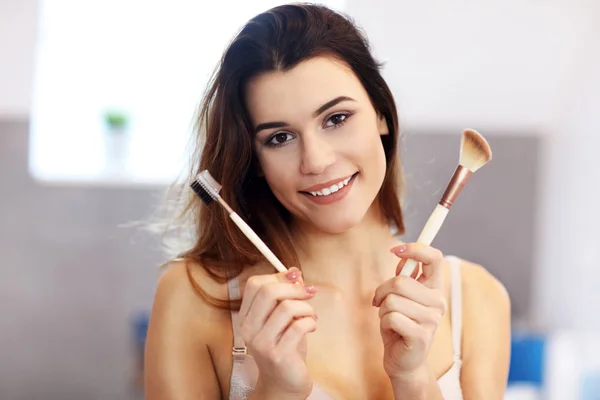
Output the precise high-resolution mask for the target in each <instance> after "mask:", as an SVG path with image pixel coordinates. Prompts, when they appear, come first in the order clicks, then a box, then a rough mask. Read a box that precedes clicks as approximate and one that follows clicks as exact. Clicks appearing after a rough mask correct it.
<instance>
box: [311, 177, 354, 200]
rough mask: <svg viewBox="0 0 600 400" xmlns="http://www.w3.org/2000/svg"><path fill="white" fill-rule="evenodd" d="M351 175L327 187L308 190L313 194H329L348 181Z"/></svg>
mask: <svg viewBox="0 0 600 400" xmlns="http://www.w3.org/2000/svg"><path fill="white" fill-rule="evenodd" d="M350 179H352V177H349V178H346V179H344V180H343V181H341V182H340V183H338V184H333V185H331V186H330V187H328V188H324V189H323V190H320V191H319V190H317V191H316V192H310V194H312V195H313V196H329V195H330V194H331V193H335V192H337V191H338V190H340V189H341V188H343V187H344V186H346V185H347V184H348V182H350Z"/></svg>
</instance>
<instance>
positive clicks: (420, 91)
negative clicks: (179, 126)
mask: <svg viewBox="0 0 600 400" xmlns="http://www.w3.org/2000/svg"><path fill="white" fill-rule="evenodd" d="M91 3H93V2H90V4H91ZM267 3H268V2H264V4H267ZM271 3H274V2H271ZM42 4H43V3H40V2H39V1H37V0H21V1H14V0H13V1H11V0H0V180H1V182H2V185H1V188H0V193H1V194H2V196H1V197H0V256H1V257H2V263H1V267H0V270H1V271H2V276H1V278H0V317H1V319H0V398H1V399H9V400H12V399H109V398H110V399H132V398H139V397H141V396H142V394H141V393H140V392H139V390H138V389H137V386H136V373H137V370H136V361H137V360H136V355H137V354H136V352H135V341H134V332H133V331H134V327H133V320H134V319H135V318H136V316H137V315H138V314H139V313H144V312H146V311H148V310H149V308H150V307H151V302H152V295H153V291H154V286H155V284H156V279H157V276H158V270H157V266H158V264H159V263H160V262H161V261H162V257H163V256H162V254H161V253H160V252H159V251H158V250H157V243H156V240H155V239H153V238H149V237H147V236H145V235H144V234H142V233H140V232H137V231H135V230H133V229H130V228H123V227H120V225H121V224H123V223H126V222H129V221H132V220H138V219H140V218H144V217H146V216H148V215H149V213H150V212H151V211H152V208H153V206H154V205H156V204H157V202H158V201H159V199H160V196H161V194H162V191H163V189H164V184H161V183H153V184H148V183H144V184H137V183H136V182H135V180H128V181H125V182H119V181H118V180H117V181H115V180H109V181H103V180H98V179H91V180H89V181H86V180H85V179H78V180H76V181H66V180H56V181H52V180H51V179H50V180H40V179H35V178H34V177H32V175H31V173H30V161H31V160H30V158H29V157H30V150H31V142H30V139H31V136H30V131H31V129H30V127H31V123H32V121H31V118H30V115H32V109H33V105H34V104H35V101H34V97H33V93H34V87H35V85H34V81H35V80H34V76H36V74H35V65H36V62H37V60H38V58H37V57H38V56H39V55H38V54H37V53H36V49H38V46H39V43H40V41H41V40H44V38H43V37H41V36H40V35H39V33H40V32H39V26H40V25H39V22H40V21H39V18H40V9H41V8H42ZM79 4H80V7H83V6H81V4H85V2H83V3H79ZM173 4H184V3H182V2H180V3H177V2H175V3H173ZM339 4H340V5H341V8H343V9H344V10H345V11H347V12H348V13H349V14H350V15H351V16H353V17H354V18H355V19H356V20H357V22H358V23H359V24H360V25H362V26H363V27H364V29H365V31H366V32H367V34H368V36H369V38H370V39H371V41H372V43H373V46H374V50H375V53H376V55H377V56H378V57H379V58H380V59H382V60H383V61H385V62H386V67H385V68H384V74H385V76H386V78H387V80H388V82H389V84H390V86H391V87H392V90H393V92H394V94H395V95H396V98H397V100H398V105H399V109H400V114H401V121H402V123H403V126H404V133H405V136H404V138H403V141H402V154H403V159H404V162H405V166H406V170H407V177H408V191H407V201H406V204H405V210H406V213H407V224H408V233H407V238H406V239H407V240H411V239H414V238H415V237H416V236H417V234H418V231H419V230H420V228H421V226H422V225H423V223H424V222H425V220H426V218H427V216H428V215H429V212H430V211H431V210H432V209H433V207H434V206H435V203H436V201H437V200H438V198H439V195H440V190H442V189H443V187H444V186H445V184H446V182H447V180H448V179H449V177H450V175H451V173H452V171H453V169H454V167H455V165H456V161H457V157H458V149H459V146H460V135H459V134H460V131H461V130H462V129H463V128H465V127H472V128H475V129H477V130H478V131H480V132H481V133H483V134H484V135H485V136H486V137H487V138H488V139H489V142H490V144H491V146H492V148H493V149H494V160H493V161H492V163H490V164H489V166H486V167H485V168H484V169H482V170H481V171H480V172H478V173H477V174H476V175H475V177H474V179H473V181H472V183H471V184H470V186H469V187H468V188H467V190H466V191H465V193H464V194H463V195H462V196H461V198H460V199H459V201H458V202H457V204H456V206H455V208H453V211H452V213H451V214H450V217H449V218H448V221H447V223H446V224H445V225H444V228H443V229H442V231H441V232H440V235H439V236H438V238H437V239H436V245H437V246H438V247H440V248H441V249H442V250H444V251H445V252H447V253H452V254H456V255H459V256H461V257H464V258H467V259H470V260H473V261H475V262H478V263H481V264H483V265H484V266H486V267H487V268H488V269H489V270H490V271H491V272H492V273H493V274H494V275H495V276H497V277H498V278H499V279H500V280H501V281H502V282H503V283H504V284H505V286H506V287H507V289H508V291H509V293H510V294H511V298H512V303H513V304H512V305H513V318H514V322H513V323H514V326H515V327H516V329H519V330H521V331H523V332H539V333H542V334H544V335H547V336H548V337H551V338H553V339H552V340H553V341H552V342H551V343H553V344H552V346H550V350H549V351H548V354H549V356H548V357H550V356H552V357H554V356H556V357H563V358H559V359H556V360H554V359H553V360H554V361H545V362H546V364H545V365H546V366H545V385H546V386H545V390H546V394H545V395H544V397H543V398H549V399H567V398H568V399H576V398H583V397H582V396H584V394H583V391H582V390H583V389H582V383H581V382H582V380H581V376H580V375H573V374H572V372H573V371H575V370H577V371H579V370H581V371H583V370H584V369H585V368H588V367H589V368H592V369H594V368H596V367H598V365H597V363H596V364H594V361H590V360H591V359H592V358H595V359H598V358H600V352H599V351H598V348H599V347H600V346H597V343H598V341H597V337H598V336H599V334H600V317H599V316H598V304H600V291H598V290H597V286H598V284H599V283H600V268H599V267H600V250H599V247H600V246H599V245H600V235H599V234H598V232H597V229H596V226H598V224H599V223H600V208H598V207H597V199H598V198H599V197H600V189H598V183H600V162H599V161H598V160H597V158H596V157H595V155H596V149H598V148H600V135H599V128H600V122H599V117H598V109H600V46H599V45H598V43H599V42H600V3H599V2H597V1H594V0H570V1H566V0H550V1H545V2H542V1H537V0H527V1H516V0H505V1H496V0H486V1H470V0H462V1H458V2H452V3H448V2H444V1H441V0H434V1H429V2H409V1H395V2H388V1H385V0H371V1H364V0H347V1H346V2H345V3H343V4H342V3H339ZM268 5H272V4H268ZM173 7H175V5H174V6H173ZM263 8H265V7H259V9H258V10H259V11H260V10H261V9H263ZM207 12H208V13H210V7H207ZM140 13H143V7H141V8H140ZM72 18H73V19H76V18H77V14H74V15H73V16H72ZM211 18H214V19H218V18H226V14H224V13H223V14H219V12H216V11H215V15H213V16H211ZM73 35H77V32H73ZM199 46H201V43H200V42H199ZM214 61H216V59H214V60H212V59H211V60H210V61H209V63H210V64H211V65H212V64H213V63H214ZM200 95H201V92H198V98H199V97H200ZM65 112H68V109H67V110H65ZM78 129H81V130H82V131H85V130H86V127H85V126H80V127H78ZM59 145H61V146H65V147H68V146H69V145H70V144H69V143H59ZM582 337H584V338H585V340H582V339H581V338H582ZM577 343H579V345H578V344H577ZM581 343H583V344H581ZM582 346H583V347H582ZM590 346H596V347H590ZM586 349H587V350H586ZM590 349H591V350H590ZM594 349H595V350H594ZM564 357H566V358H564ZM567 361H574V362H575V363H576V364H575V366H573V367H569V368H568V370H569V371H568V372H569V373H571V375H569V377H568V378H565V376H566V375H567V373H566V372H565V368H566V363H567ZM589 368H588V369H589ZM557 376H559V377H560V379H558V378H556V377H557ZM553 377H554V378H556V379H554V378H553ZM551 378H552V379H551ZM549 381H550V382H549ZM553 382H554V383H553ZM556 382H559V384H556Z"/></svg>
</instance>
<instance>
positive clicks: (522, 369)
mask: <svg viewBox="0 0 600 400" xmlns="http://www.w3.org/2000/svg"><path fill="white" fill-rule="evenodd" d="M545 352H546V338H545V337H544V336H543V335H541V334H526V333H514V332H513V337H512V341H511V358H510V370H509V373H508V383H509V384H511V383H529V384H532V385H534V386H536V387H539V388H541V387H542V385H543V384H544V363H545V360H546V357H545Z"/></svg>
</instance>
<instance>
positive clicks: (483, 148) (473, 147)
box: [460, 129, 492, 172]
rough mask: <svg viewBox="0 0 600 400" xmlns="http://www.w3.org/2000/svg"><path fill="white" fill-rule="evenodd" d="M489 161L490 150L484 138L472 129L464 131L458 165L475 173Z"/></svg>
mask: <svg viewBox="0 0 600 400" xmlns="http://www.w3.org/2000/svg"><path fill="white" fill-rule="evenodd" d="M491 159H492V149H491V148H490V145H489V144H488V142H487V141H486V140H485V139H484V137H483V136H481V135H480V134H479V133H478V132H476V131H474V130H473V129H465V130H464V131H463V135H462V143H461V148H460V165H462V166H463V167H465V168H468V169H469V170H470V171H471V172H475V171H477V170H478V169H479V168H481V167H483V166H484V165H485V164H487V163H488V162H489V161H490V160H491Z"/></svg>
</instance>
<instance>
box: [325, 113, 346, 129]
mask: <svg viewBox="0 0 600 400" xmlns="http://www.w3.org/2000/svg"><path fill="white" fill-rule="evenodd" d="M349 117H350V114H349V113H337V114H333V115H331V116H330V117H329V118H327V120H326V122H325V127H326V128H332V127H333V128H335V127H338V126H341V125H342V124H343V123H344V122H346V120H347V119H348V118H349Z"/></svg>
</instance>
